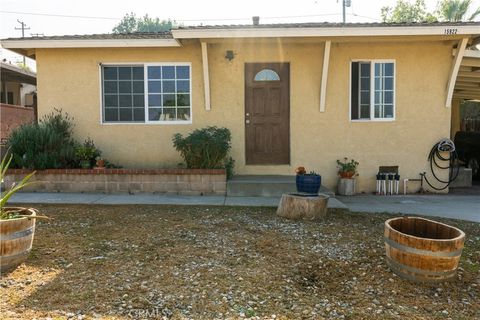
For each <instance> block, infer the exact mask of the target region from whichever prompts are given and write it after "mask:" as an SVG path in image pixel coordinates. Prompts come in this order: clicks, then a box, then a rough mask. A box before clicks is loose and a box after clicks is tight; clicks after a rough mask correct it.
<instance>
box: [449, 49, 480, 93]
mask: <svg viewBox="0 0 480 320" xmlns="http://www.w3.org/2000/svg"><path fill="white" fill-rule="evenodd" d="M453 97H454V98H457V99H462V100H480V50H465V53H464V55H463V59H462V62H461V64H460V70H459V72H458V76H457V81H456V83H455V89H454V92H453Z"/></svg>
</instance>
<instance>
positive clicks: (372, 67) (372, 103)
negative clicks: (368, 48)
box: [348, 59, 397, 122]
mask: <svg viewBox="0 0 480 320" xmlns="http://www.w3.org/2000/svg"><path fill="white" fill-rule="evenodd" d="M353 62H358V63H362V62H368V63H370V118H369V119H366V118H364V119H352V63H353ZM377 63H392V64H393V100H392V101H393V117H391V118H375V64H377ZM349 70H350V76H349V90H348V91H349V94H348V96H349V100H348V104H349V108H348V116H349V118H350V121H351V122H372V121H373V122H392V121H395V119H396V109H397V108H396V106H397V104H396V95H397V88H396V82H397V81H396V79H397V63H396V60H395V59H354V60H351V61H350V68H349ZM359 77H360V72H359ZM359 86H360V84H359ZM358 94H359V95H360V88H359V90H358ZM358 101H359V110H360V97H359V100H358Z"/></svg>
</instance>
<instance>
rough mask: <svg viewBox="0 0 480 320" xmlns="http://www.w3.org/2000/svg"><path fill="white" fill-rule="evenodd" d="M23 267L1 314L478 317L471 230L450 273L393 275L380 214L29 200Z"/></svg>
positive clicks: (479, 255) (477, 258) (476, 244)
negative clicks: (431, 280) (424, 278)
mask: <svg viewBox="0 0 480 320" xmlns="http://www.w3.org/2000/svg"><path fill="white" fill-rule="evenodd" d="M33 207H36V208H38V209H40V211H41V213H43V214H46V215H48V216H51V217H53V218H54V219H55V220H53V221H39V222H38V224H37V231H36V234H35V241H34V249H33V251H32V253H31V255H30V256H29V258H28V260H27V261H26V263H25V264H23V265H21V266H20V267H18V268H17V269H16V270H15V271H13V272H11V273H9V274H6V275H3V276H2V279H1V281H0V285H1V286H0V296H1V301H0V308H1V314H2V319H34V318H36V319H43V318H51V319H66V318H71V319H90V318H99V319H100V318H102V319H131V318H134V319H140V318H142V319H144V318H147V319H148V318H158V319H239V318H253V319H255V318H257V319H324V318H326V319H331V318H335V319H475V318H476V319H480V224H476V223H468V222H461V221H453V220H445V219H437V220H439V221H443V222H446V223H449V224H451V225H454V226H457V227H459V228H461V229H462V230H463V231H465V233H466V235H467V238H466V246H465V249H464V251H463V255H462V259H461V262H460V268H459V272H458V275H457V277H456V278H455V279H454V280H453V281H450V282H446V283H442V284H437V285H433V284H415V283H410V282H407V281H405V280H402V279H400V278H398V277H397V276H395V275H394V274H393V273H392V272H390V270H389V269H388V267H387V265H386V263H385V258H384V254H385V252H384V251H385V249H384V244H383V223H384V221H385V220H386V219H387V218H389V217H391V216H390V215H386V214H376V215H374V214H360V213H345V212H341V211H333V212H330V213H329V216H328V217H327V219H326V220H324V221H321V222H304V221H297V222H292V221H289V220H285V219H282V218H278V217H276V215H275V210H274V209H268V208H225V207H194V206H189V207H186V206H185V207H183V206H146V205H141V206H140V205H135V206H100V205H35V206H33Z"/></svg>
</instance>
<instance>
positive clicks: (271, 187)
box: [227, 175, 335, 198]
mask: <svg viewBox="0 0 480 320" xmlns="http://www.w3.org/2000/svg"><path fill="white" fill-rule="evenodd" d="M296 191H297V187H296V184H295V176H282V175H239V176H234V177H233V178H232V179H230V180H228V181H227V197H281V196H282V194H283V193H290V192H296ZM319 192H320V193H324V194H326V195H328V196H330V198H333V197H335V193H334V192H332V191H331V190H329V189H327V188H325V187H324V186H321V187H320V191H319Z"/></svg>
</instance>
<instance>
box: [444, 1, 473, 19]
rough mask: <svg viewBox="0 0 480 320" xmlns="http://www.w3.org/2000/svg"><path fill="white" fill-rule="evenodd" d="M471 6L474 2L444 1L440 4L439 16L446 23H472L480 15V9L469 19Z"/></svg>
mask: <svg viewBox="0 0 480 320" xmlns="http://www.w3.org/2000/svg"><path fill="white" fill-rule="evenodd" d="M471 5H472V0H442V2H440V3H439V8H438V14H439V16H440V17H441V18H442V19H443V20H445V21H452V22H457V21H466V20H468V21H472V20H474V19H475V18H476V17H477V16H479V15H480V7H479V8H477V9H476V10H475V11H474V12H473V13H472V14H471V15H470V17H468V18H467V14H468V12H469V11H471Z"/></svg>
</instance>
